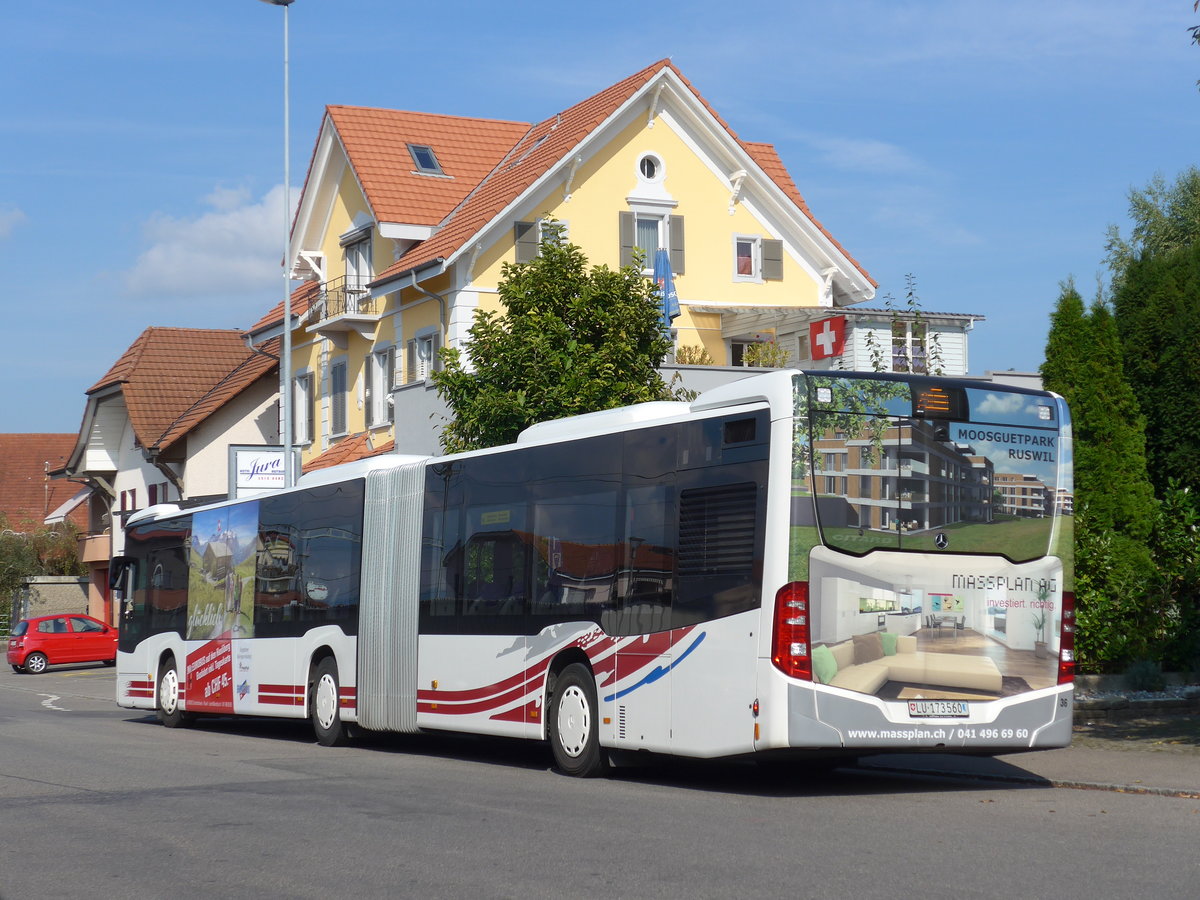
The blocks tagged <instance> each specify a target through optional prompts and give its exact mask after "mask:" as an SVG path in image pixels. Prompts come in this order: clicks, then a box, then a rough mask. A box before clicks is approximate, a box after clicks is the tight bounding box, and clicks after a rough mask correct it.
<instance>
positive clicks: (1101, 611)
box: [1042, 281, 1158, 671]
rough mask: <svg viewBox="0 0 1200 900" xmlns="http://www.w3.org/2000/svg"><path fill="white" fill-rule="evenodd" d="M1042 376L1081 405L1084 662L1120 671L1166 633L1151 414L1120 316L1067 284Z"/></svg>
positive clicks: (1076, 418) (1076, 410)
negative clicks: (1134, 384) (1156, 596)
mask: <svg viewBox="0 0 1200 900" xmlns="http://www.w3.org/2000/svg"><path fill="white" fill-rule="evenodd" d="M1042 379H1043V383H1044V384H1045V386H1046V388H1047V389H1048V390H1052V391H1056V392H1057V393H1060V394H1062V395H1063V397H1064V398H1065V399H1066V401H1067V404H1068V406H1069V407H1070V409H1071V420H1072V426H1073V434H1074V448H1075V454H1074V466H1075V510H1076V515H1075V552H1076V559H1075V573H1076V582H1075V594H1076V604H1077V617H1078V620H1079V633H1078V636H1077V643H1076V650H1077V653H1078V654H1079V661H1080V664H1081V665H1082V666H1083V667H1085V668H1087V669H1091V670H1093V671H1097V670H1099V671H1112V670H1115V669H1117V668H1119V667H1120V666H1121V665H1123V664H1125V663H1127V662H1129V661H1130V660H1131V659H1133V658H1135V657H1137V656H1139V655H1143V654H1145V653H1147V652H1149V649H1148V648H1149V647H1150V644H1151V637H1152V635H1154V634H1157V633H1158V630H1157V625H1156V623H1155V621H1154V619H1155V618H1156V617H1155V616H1154V614H1153V610H1152V608H1151V607H1152V603H1151V601H1150V597H1149V583H1150V580H1151V573H1152V562H1151V559H1150V554H1149V551H1148V550H1147V545H1146V541H1147V539H1148V538H1149V536H1150V532H1151V529H1152V527H1153V523H1154V515H1155V502H1154V496H1153V492H1152V491H1151V488H1150V482H1149V479H1148V477H1147V476H1146V461H1145V437H1144V435H1143V433H1142V421H1143V420H1142V416H1141V413H1140V411H1139V409H1138V405H1137V400H1136V398H1135V397H1134V394H1133V391H1132V390H1131V389H1130V387H1129V385H1128V383H1127V382H1126V381H1125V378H1124V375H1123V370H1122V366H1121V352H1120V343H1119V339H1118V337H1117V333H1116V328H1115V326H1114V323H1113V319H1112V315H1111V314H1110V313H1109V311H1108V308H1107V307H1106V306H1105V305H1104V304H1103V302H1101V301H1099V300H1097V302H1096V303H1095V304H1093V306H1092V307H1091V309H1090V311H1085V308H1084V302H1083V298H1082V297H1081V296H1080V295H1079V292H1078V291H1077V290H1076V289H1075V285H1074V284H1073V283H1072V282H1070V281H1067V282H1065V283H1064V284H1063V285H1062V292H1061V294H1060V295H1059V299H1058V303H1057V305H1056V307H1055V310H1054V313H1053V315H1052V316H1051V326H1050V333H1049V337H1048V340H1047V344H1046V360H1045V362H1044V363H1043V364H1042Z"/></svg>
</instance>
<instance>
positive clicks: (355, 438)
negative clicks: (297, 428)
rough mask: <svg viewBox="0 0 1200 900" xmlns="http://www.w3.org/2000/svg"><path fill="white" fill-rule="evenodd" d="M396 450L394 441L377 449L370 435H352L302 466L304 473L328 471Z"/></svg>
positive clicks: (363, 433) (362, 433) (365, 433)
mask: <svg viewBox="0 0 1200 900" xmlns="http://www.w3.org/2000/svg"><path fill="white" fill-rule="evenodd" d="M395 449H396V442H395V441H387V442H386V443H384V444H380V445H379V446H378V447H376V446H374V444H373V443H372V442H371V435H370V434H369V433H367V432H365V431H361V432H359V433H358V434H352V435H350V437H348V438H343V439H342V440H340V441H338V442H337V443H336V444H334V445H333V446H332V447H330V448H329V449H328V450H326V451H325V452H324V453H322V454H321V455H320V456H316V457H314V458H312V459H310V460H309V461H308V462H306V463H305V464H304V471H305V472H315V471H317V469H328V468H329V467H330V466H337V465H340V464H341V463H347V462H355V461H356V460H360V459H369V458H370V457H372V456H383V454H385V453H391V452H392V451H393V450H395Z"/></svg>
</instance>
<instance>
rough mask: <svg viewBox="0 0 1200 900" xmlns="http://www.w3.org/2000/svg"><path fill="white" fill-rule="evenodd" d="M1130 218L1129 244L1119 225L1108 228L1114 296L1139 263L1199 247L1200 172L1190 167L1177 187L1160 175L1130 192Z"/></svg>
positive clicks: (1182, 175) (1177, 179)
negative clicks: (1173, 251) (1133, 267)
mask: <svg viewBox="0 0 1200 900" xmlns="http://www.w3.org/2000/svg"><path fill="white" fill-rule="evenodd" d="M1129 217H1130V218H1131V219H1132V220H1133V229H1132V231H1131V232H1130V236H1129V239H1128V240H1126V239H1124V238H1123V237H1121V232H1120V229H1119V228H1118V227H1117V226H1116V225H1110V226H1108V241H1107V248H1106V249H1107V250H1108V256H1107V260H1106V261H1107V263H1108V267H1109V269H1110V270H1111V272H1112V286H1113V290H1114V292H1115V291H1116V290H1118V289H1119V288H1120V287H1121V283H1122V282H1123V281H1124V279H1125V271H1126V270H1127V269H1128V268H1129V266H1130V265H1131V264H1132V263H1133V262H1134V261H1135V260H1138V259H1143V258H1145V257H1148V256H1158V255H1160V254H1163V253H1169V252H1170V251H1172V250H1176V249H1178V248H1180V247H1188V246H1191V245H1192V244H1194V243H1196V239H1197V238H1198V237H1200V169H1197V168H1196V167H1195V166H1190V167H1189V168H1187V169H1185V170H1184V171H1183V172H1181V173H1180V174H1179V176H1178V177H1177V178H1176V179H1175V182H1174V183H1173V184H1167V181H1166V179H1165V178H1164V177H1163V176H1162V175H1161V174H1158V175H1155V176H1154V178H1152V179H1151V180H1150V183H1149V184H1148V185H1146V187H1145V188H1143V189H1141V190H1138V189H1137V188H1134V189H1132V190H1130V192H1129Z"/></svg>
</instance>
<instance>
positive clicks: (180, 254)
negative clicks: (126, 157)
mask: <svg viewBox="0 0 1200 900" xmlns="http://www.w3.org/2000/svg"><path fill="white" fill-rule="evenodd" d="M292 197H293V198H295V197H297V193H296V192H295V191H293V192H292ZM205 203H207V204H208V205H209V206H210V207H212V209H211V211H209V212H205V213H202V214H200V215H199V216H197V217H195V218H191V219H185V218H176V217H173V216H167V215H161V214H160V215H156V216H154V217H153V218H152V219H150V221H148V222H147V223H146V224H145V225H144V226H143V232H144V234H145V236H146V238H147V239H148V241H149V244H150V246H149V247H148V248H147V249H146V250H145V251H143V252H142V253H141V255H140V256H138V259H137V262H135V263H134V265H133V267H132V268H131V269H129V270H128V271H126V272H124V273H123V275H122V281H123V284H124V290H125V293H126V294H128V295H130V296H133V297H155V298H161V297H205V296H212V295H220V294H231V293H235V294H238V295H243V296H244V295H245V294H247V293H251V292H255V291H268V290H270V288H271V286H272V285H274V284H275V283H277V282H278V280H279V262H280V259H281V258H282V257H283V250H282V248H283V225H282V219H283V209H282V204H283V187H282V185H279V186H276V187H274V188H272V189H271V190H270V191H269V192H268V193H267V195H266V196H265V197H263V198H262V199H260V200H258V201H251V198H250V195H249V192H248V191H245V190H240V189H230V188H217V189H215V190H214V191H213V192H212V193H211V194H209V195H208V197H206V198H205Z"/></svg>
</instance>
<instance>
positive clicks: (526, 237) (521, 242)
mask: <svg viewBox="0 0 1200 900" xmlns="http://www.w3.org/2000/svg"><path fill="white" fill-rule="evenodd" d="M551 225H554V226H555V227H556V229H557V237H558V242H559V243H560V244H565V243H566V242H567V240H568V237H567V235H568V230H567V223H566V222H563V221H562V220H561V219H557V220H553V219H538V220H537V221H536V222H517V223H515V224H514V225H513V242H514V243H515V244H516V248H517V262H519V263H527V262H533V261H534V260H535V259H537V257H538V253H539V252H540V251H539V248H540V247H541V244H542V241H544V240H546V238H547V237H549V236H550V226H551Z"/></svg>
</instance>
